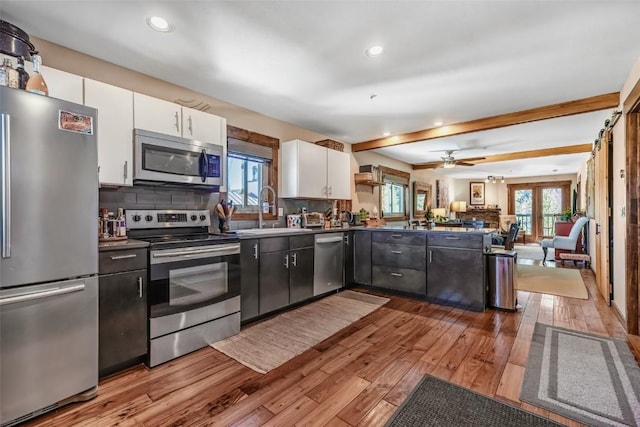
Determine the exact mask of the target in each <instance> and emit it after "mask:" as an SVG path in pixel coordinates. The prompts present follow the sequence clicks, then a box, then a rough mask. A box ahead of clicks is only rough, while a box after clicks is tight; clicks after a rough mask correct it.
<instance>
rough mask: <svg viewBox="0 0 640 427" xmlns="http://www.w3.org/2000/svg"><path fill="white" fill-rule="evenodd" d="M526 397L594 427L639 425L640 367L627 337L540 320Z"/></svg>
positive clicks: (525, 385) (525, 383)
mask: <svg viewBox="0 0 640 427" xmlns="http://www.w3.org/2000/svg"><path fill="white" fill-rule="evenodd" d="M520 400H522V401H524V402H528V403H531V404H532V405H536V406H540V407H543V408H545V409H548V410H550V411H553V412H555V413H558V414H560V415H562V416H565V417H567V418H571V419H574V420H576V421H579V422H581V423H584V424H587V425H590V426H622V425H629V426H635V425H638V424H639V423H640V367H638V363H637V362H636V360H635V359H634V357H633V355H632V353H631V351H630V350H629V346H628V345H627V343H626V342H624V341H622V340H616V339H612V338H608V337H602V336H597V335H590V334H586V333H582V332H577V331H571V330H568V329H564V328H559V327H554V326H549V325H545V324H542V323H536V326H535V329H534V333H533V340H532V342H531V349H530V350H529V361H528V363H527V369H526V371H525V374H524V380H523V383H522V390H521V394H520Z"/></svg>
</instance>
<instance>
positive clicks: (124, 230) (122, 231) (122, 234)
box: [117, 208, 127, 237]
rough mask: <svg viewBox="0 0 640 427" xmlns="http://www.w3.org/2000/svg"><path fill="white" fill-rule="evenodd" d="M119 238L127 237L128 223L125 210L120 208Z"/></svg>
mask: <svg viewBox="0 0 640 427" xmlns="http://www.w3.org/2000/svg"><path fill="white" fill-rule="evenodd" d="M117 235H118V237H126V236H127V223H126V221H125V219H124V209H122V208H118V233H117Z"/></svg>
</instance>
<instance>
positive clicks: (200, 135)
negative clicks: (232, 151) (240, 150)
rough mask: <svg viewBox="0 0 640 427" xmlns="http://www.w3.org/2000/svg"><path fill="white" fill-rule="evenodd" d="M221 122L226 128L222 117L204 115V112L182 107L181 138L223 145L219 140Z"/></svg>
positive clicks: (220, 136)
mask: <svg viewBox="0 0 640 427" xmlns="http://www.w3.org/2000/svg"><path fill="white" fill-rule="evenodd" d="M223 121H225V127H226V120H225V119H223V118H222V117H218V116H216V115H214V114H209V113H205V112H204V111H200V110H194V109H192V108H187V107H182V136H183V137H184V138H189V139H195V140H198V141H203V142H209V143H212V144H217V145H223V142H222V139H221V138H222V122H223ZM225 134H226V129H225ZM225 143H226V141H225Z"/></svg>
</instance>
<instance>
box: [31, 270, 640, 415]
mask: <svg viewBox="0 0 640 427" xmlns="http://www.w3.org/2000/svg"><path fill="white" fill-rule="evenodd" d="M521 262H522V263H529V264H531V263H534V264H539V261H528V262H527V261H526V260H522V261H521ZM547 264H548V265H549V267H550V268H552V266H553V263H552V262H551V263H549V262H548V263H547ZM566 268H579V267H573V266H571V265H570V264H569V263H568V264H567V267H566ZM580 272H581V274H582V276H583V278H584V280H585V283H586V284H587V288H588V291H589V299H588V300H586V301H585V300H577V299H571V298H565V297H557V296H552V295H545V294H534V293H528V292H519V294H518V300H519V303H520V304H521V305H522V306H523V310H521V311H519V312H517V313H507V312H502V311H495V310H487V311H486V312H485V313H476V312H470V311H465V310H462V309H458V308H452V307H446V306H440V305H436V304H429V303H425V302H420V301H415V300H411V299H408V298H404V297H398V296H393V295H387V294H382V293H377V292H376V294H379V295H384V296H386V297H389V298H391V301H390V302H389V303H387V304H386V305H385V306H383V307H381V308H379V309H378V310H376V311H374V312H373V313H371V314H370V315H368V316H366V317H365V318H363V319H361V320H359V321H357V322H355V323H353V324H351V325H350V326H348V327H347V328H345V329H343V330H342V331H340V332H338V333H336V334H335V335H333V336H332V337H330V338H328V339H327V340H325V341H323V342H321V343H320V344H318V345H316V346H315V347H313V348H311V349H309V350H307V351H306V352H304V353H303V354H301V355H299V356H298V357H296V358H295V359H293V360H291V361H289V362H288V363H286V364H285V365H282V366H280V367H279V368H277V369H275V370H273V371H271V372H269V373H267V374H266V375H262V374H258V373H256V372H254V371H252V370H251V369H249V368H246V367H245V366H243V365H241V364H239V363H238V362H236V361H234V360H233V359H230V358H229V357H227V356H226V355H224V354H222V353H219V352H218V351H216V350H214V349H212V348H205V349H202V350H199V351H196V352H194V353H192V354H189V355H187V356H184V357H182V358H180V359H177V360H174V361H171V362H169V363H166V364H164V365H161V366H158V367H156V368H154V369H148V368H146V367H144V366H142V365H140V366H136V367H134V368H131V369H129V370H127V371H125V372H122V373H120V374H117V375H115V376H113V377H110V378H107V379H104V380H102V381H101V382H100V388H99V395H98V397H96V398H95V399H93V400H91V401H89V402H84V403H78V404H72V405H69V406H67V407H65V408H63V409H60V410H58V411H56V412H53V413H50V414H46V415H44V416H41V417H40V418H38V419H35V420H32V421H30V422H29V423H27V425H29V426H75V425H78V426H208V425H232V426H260V425H265V426H292V425H300V426H302V425H305V426H306V425H324V426H377V425H383V424H384V423H385V422H386V420H387V419H388V418H389V417H390V416H391V415H392V414H393V412H394V411H395V410H396V408H397V407H398V405H400V404H401V403H402V402H403V401H404V400H405V398H406V397H407V395H408V393H409V392H410V391H411V390H412V389H413V387H414V386H415V385H416V383H417V382H418V381H419V380H420V378H421V377H422V376H423V375H424V374H425V373H429V374H431V375H435V376H438V377H440V378H444V379H447V380H448V381H451V382H454V383H457V384H460V385H462V386H464V387H467V388H470V389H473V390H476V391H478V392H480V393H483V394H486V395H488V396H492V397H495V398H497V399H501V400H504V401H508V402H510V403H512V404H515V405H518V406H521V407H523V408H525V409H527V410H530V411H533V412H536V413H538V414H540V415H542V416H545V417H548V418H551V419H553V420H556V421H559V422H561V423H564V424H567V425H569V426H579V425H580V424H579V423H576V422H574V421H571V420H568V419H566V418H563V417H561V416H559V415H556V414H554V413H550V412H549V411H547V410H544V409H541V408H537V407H534V406H531V405H528V404H526V403H523V402H520V401H519V399H518V396H519V394H520V386H521V384H522V379H523V376H524V371H525V367H526V364H527V356H528V353H529V346H530V342H531V336H532V333H533V327H534V324H535V322H536V321H538V322H543V323H548V324H553V325H557V326H562V327H566V328H570V329H576V330H580V331H585V332H590V333H595V334H602V335H607V336H613V337H618V338H622V339H626V333H625V331H624V329H623V327H622V325H621V323H620V321H619V320H618V318H617V317H616V315H615V314H614V312H613V310H612V309H611V308H610V307H608V306H607V305H606V304H605V303H604V301H603V299H602V298H601V297H600V296H599V294H598V291H597V288H596V285H595V281H594V276H593V273H592V272H591V271H590V270H587V269H580ZM630 340H631V341H632V344H635V348H636V351H637V350H638V347H639V346H638V344H637V340H636V337H631V339H630ZM636 357H638V354H637V353H636ZM452 410H454V409H453V408H452Z"/></svg>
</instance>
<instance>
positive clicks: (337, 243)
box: [313, 233, 344, 295]
mask: <svg viewBox="0 0 640 427" xmlns="http://www.w3.org/2000/svg"><path fill="white" fill-rule="evenodd" d="M343 239H344V236H343V233H326V234H322V233H320V234H316V236H315V245H314V255H313V295H320V294H324V293H326V292H331V291H335V290H337V289H340V288H341V287H342V286H343V285H344V243H343Z"/></svg>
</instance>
